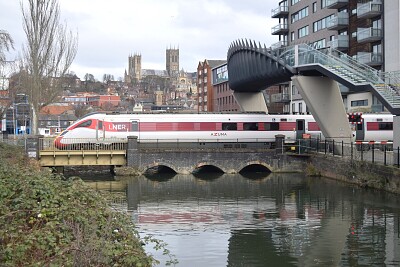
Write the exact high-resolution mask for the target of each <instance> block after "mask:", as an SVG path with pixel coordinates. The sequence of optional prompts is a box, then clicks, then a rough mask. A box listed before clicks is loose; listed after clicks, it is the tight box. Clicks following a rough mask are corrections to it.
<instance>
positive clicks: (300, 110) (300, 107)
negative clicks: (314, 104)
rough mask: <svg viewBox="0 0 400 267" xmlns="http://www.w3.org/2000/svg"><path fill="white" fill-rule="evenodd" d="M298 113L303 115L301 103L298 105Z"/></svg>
mask: <svg viewBox="0 0 400 267" xmlns="http://www.w3.org/2000/svg"><path fill="white" fill-rule="evenodd" d="M299 113H303V103H299Z"/></svg>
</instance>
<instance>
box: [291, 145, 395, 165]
mask: <svg viewBox="0 0 400 267" xmlns="http://www.w3.org/2000/svg"><path fill="white" fill-rule="evenodd" d="M285 150H286V151H287V152H291V153H295V154H314V153H319V154H325V155H332V156H336V157H342V158H347V159H349V160H351V161H366V162H371V163H374V164H380V165H385V166H389V165H392V166H397V167H398V168H400V157H399V155H400V154H399V153H400V147H397V148H396V149H395V150H394V151H393V143H391V142H388V143H386V144H375V143H368V142H364V143H360V144H357V143H346V142H335V140H321V139H312V138H310V139H301V140H297V143H296V145H293V144H292V145H286V146H285ZM394 153H395V154H396V153H397V157H394Z"/></svg>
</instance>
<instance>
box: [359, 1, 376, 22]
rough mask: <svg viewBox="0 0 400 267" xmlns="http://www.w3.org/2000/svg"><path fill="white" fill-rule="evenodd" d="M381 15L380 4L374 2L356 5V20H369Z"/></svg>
mask: <svg viewBox="0 0 400 267" xmlns="http://www.w3.org/2000/svg"><path fill="white" fill-rule="evenodd" d="M381 14H382V2H381V1H378V0H375V1H372V2H369V3H365V4H359V5H357V18H363V19H369V18H373V17H376V16H380V15H381Z"/></svg>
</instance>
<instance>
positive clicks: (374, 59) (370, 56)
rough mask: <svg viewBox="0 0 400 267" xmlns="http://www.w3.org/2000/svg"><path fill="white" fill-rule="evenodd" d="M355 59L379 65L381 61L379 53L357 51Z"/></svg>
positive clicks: (370, 64)
mask: <svg viewBox="0 0 400 267" xmlns="http://www.w3.org/2000/svg"><path fill="white" fill-rule="evenodd" d="M357 60H358V62H360V63H363V64H367V65H369V66H379V65H382V63H383V60H382V54H381V53H372V52H359V53H357Z"/></svg>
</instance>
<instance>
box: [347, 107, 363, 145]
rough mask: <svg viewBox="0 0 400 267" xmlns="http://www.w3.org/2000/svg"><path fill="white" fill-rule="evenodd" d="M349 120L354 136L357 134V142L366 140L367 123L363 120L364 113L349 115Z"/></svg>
mask: <svg viewBox="0 0 400 267" xmlns="http://www.w3.org/2000/svg"><path fill="white" fill-rule="evenodd" d="M348 119H349V123H350V126H351V130H352V132H353V134H354V132H355V135H356V136H355V137H356V140H364V138H365V127H366V125H367V122H366V121H365V120H364V119H363V117H362V113H349V114H348Z"/></svg>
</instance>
